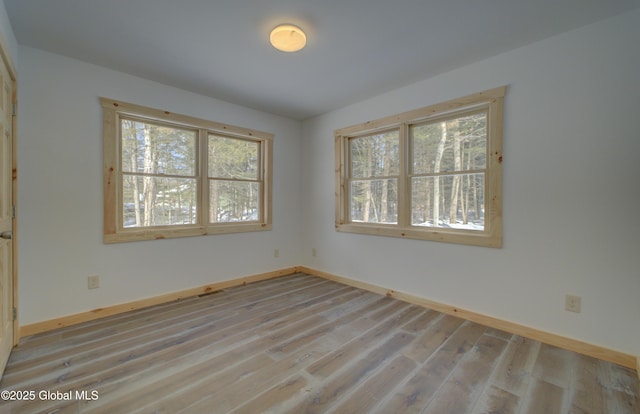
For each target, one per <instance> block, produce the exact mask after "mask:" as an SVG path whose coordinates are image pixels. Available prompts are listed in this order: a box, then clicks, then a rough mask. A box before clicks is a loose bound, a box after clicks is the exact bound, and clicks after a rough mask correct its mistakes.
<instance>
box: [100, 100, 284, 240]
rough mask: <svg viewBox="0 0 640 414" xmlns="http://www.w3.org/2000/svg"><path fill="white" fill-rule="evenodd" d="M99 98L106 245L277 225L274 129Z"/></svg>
mask: <svg viewBox="0 0 640 414" xmlns="http://www.w3.org/2000/svg"><path fill="white" fill-rule="evenodd" d="M101 103H102V107H103V118H104V130H103V135H104V136H103V141H104V241H105V242H106V243H113V242H126V241H135V240H150V239H163V238H172V237H186V236H198V235H207V234H216V233H236V232H248V231H259V230H269V229H270V228H271V168H272V166H271V159H272V158H271V154H272V145H273V144H272V143H273V135H272V134H268V133H265V132H260V131H252V130H248V129H245V128H240V127H235V126H231V125H225V124H220V123H217V122H213V121H207V120H203V119H198V118H193V117H189V116H186V115H179V114H173V113H170V112H166V111H161V110H157V109H152V108H147V107H143V106H139V105H134V104H129V103H125V102H119V101H114V100H110V99H106V98H101Z"/></svg>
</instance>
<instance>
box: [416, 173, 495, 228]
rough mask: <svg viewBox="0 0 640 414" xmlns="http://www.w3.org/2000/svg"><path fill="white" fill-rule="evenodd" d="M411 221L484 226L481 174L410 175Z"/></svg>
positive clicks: (446, 226)
mask: <svg viewBox="0 0 640 414" xmlns="http://www.w3.org/2000/svg"><path fill="white" fill-rule="evenodd" d="M411 224H412V225H414V226H428V227H444V228H455V229H468V230H483V229H484V174H483V173H479V174H456V175H446V176H438V177H414V178H412V179H411Z"/></svg>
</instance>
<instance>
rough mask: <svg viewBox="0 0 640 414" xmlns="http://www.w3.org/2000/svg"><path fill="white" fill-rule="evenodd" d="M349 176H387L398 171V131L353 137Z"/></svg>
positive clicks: (350, 142) (396, 173)
mask: <svg viewBox="0 0 640 414" xmlns="http://www.w3.org/2000/svg"><path fill="white" fill-rule="evenodd" d="M349 145H350V146H351V176H352V177H353V178H369V177H389V176H394V175H398V174H399V173H400V133H399V132H398V131H390V132H385V133H383V134H376V135H370V136H365V137H358V138H353V139H351V140H350V141H349Z"/></svg>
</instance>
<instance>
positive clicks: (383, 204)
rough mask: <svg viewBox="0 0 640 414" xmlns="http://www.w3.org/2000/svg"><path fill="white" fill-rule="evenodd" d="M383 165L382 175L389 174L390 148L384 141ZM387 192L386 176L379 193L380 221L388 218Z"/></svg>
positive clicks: (387, 182)
mask: <svg viewBox="0 0 640 414" xmlns="http://www.w3.org/2000/svg"><path fill="white" fill-rule="evenodd" d="M384 149H385V151H384V166H383V167H382V168H383V172H382V175H384V176H385V177H388V176H389V164H390V163H391V155H390V154H389V153H390V152H391V150H390V149H389V146H388V145H387V144H386V143H385V146H384ZM388 192H389V180H387V179H386V178H385V179H384V181H383V182H382V194H381V199H380V221H382V222H387V221H388V220H389V217H388V203H389V200H388V194H387V193H388Z"/></svg>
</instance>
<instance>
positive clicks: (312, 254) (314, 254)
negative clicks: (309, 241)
mask: <svg viewBox="0 0 640 414" xmlns="http://www.w3.org/2000/svg"><path fill="white" fill-rule="evenodd" d="M317 253H318V252H317V251H316V248H315V247H312V248H311V256H313V257H316V254H317Z"/></svg>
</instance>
